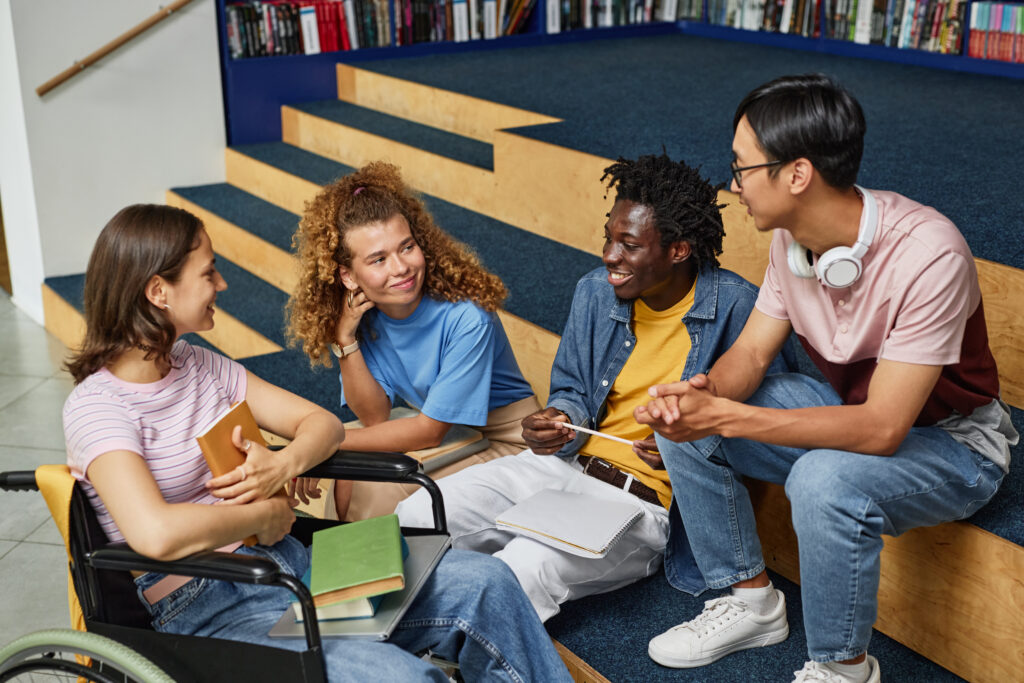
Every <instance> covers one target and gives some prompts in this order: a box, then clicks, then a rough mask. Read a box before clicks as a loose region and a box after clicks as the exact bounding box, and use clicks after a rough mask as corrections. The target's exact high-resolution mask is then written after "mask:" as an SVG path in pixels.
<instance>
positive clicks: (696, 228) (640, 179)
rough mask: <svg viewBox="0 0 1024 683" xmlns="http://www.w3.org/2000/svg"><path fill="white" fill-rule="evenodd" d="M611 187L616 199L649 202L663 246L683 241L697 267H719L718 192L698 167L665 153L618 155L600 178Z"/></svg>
mask: <svg viewBox="0 0 1024 683" xmlns="http://www.w3.org/2000/svg"><path fill="white" fill-rule="evenodd" d="M605 179H609V180H608V189H609V190H610V189H612V188H614V189H615V199H616V201H618V200H620V199H628V200H629V201H631V202H636V203H637V204H643V205H645V206H649V207H650V208H651V210H652V211H653V213H654V225H655V228H657V230H658V234H659V235H660V237H661V244H662V246H668V245H670V244H672V243H673V242H688V243H689V244H690V253H691V254H692V257H691V258H692V259H693V263H694V265H695V266H696V268H697V270H700V269H702V268H704V267H705V266H709V267H712V268H717V267H718V258H717V256H718V254H721V253H722V238H723V237H724V236H725V229H724V227H723V225H722V214H721V208H722V207H723V206H725V205H724V204H719V203H718V191H719V190H720V189H722V185H712V184H711V183H710V182H708V181H707V180H706V179H704V178H701V176H700V169H698V168H693V167H691V166H688V165H687V164H686V163H685V162H683V161H672V159H670V158H669V157H668V155H667V154H665V153H664V152H662V153H661V154H660V155H654V154H647V155H644V156H642V157H639V158H638V159H635V160H629V159H623V158H622V157H619V159H618V161H616V162H615V163H614V164H612V165H611V166H609V167H608V168H606V169H604V175H603V176H601V182H604V181H605Z"/></svg>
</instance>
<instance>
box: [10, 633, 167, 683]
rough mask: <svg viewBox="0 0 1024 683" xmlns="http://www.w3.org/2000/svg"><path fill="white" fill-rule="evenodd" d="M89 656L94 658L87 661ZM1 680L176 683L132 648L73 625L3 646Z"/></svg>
mask: <svg viewBox="0 0 1024 683" xmlns="http://www.w3.org/2000/svg"><path fill="white" fill-rule="evenodd" d="M76 655H77V656H78V657H79V658H76ZM85 657H88V658H89V660H91V662H89V663H88V664H87V663H86V662H87V660H85V659H84V658H85ZM0 681H53V682H57V681H91V682H94V683H129V682H132V683H174V679H172V678H171V677H170V676H168V675H167V674H165V673H164V672H163V671H161V670H160V669H159V668H158V667H157V666H156V665H155V664H153V663H152V662H151V661H149V660H148V659H146V658H145V657H143V656H142V655H140V654H139V653H137V652H135V651H134V650H132V649H131V648H129V647H127V646H125V645H122V644H121V643H118V642H117V641H114V640H111V639H110V638H106V637H104V636H101V635H98V634H95V633H85V632H83V631H72V630H69V629H50V630H46V631H36V632H35V633H30V634H28V635H25V636H22V637H20V638H18V639H17V640H15V641H14V642H12V643H11V644H10V645H7V646H6V647H4V648H3V649H2V650H0Z"/></svg>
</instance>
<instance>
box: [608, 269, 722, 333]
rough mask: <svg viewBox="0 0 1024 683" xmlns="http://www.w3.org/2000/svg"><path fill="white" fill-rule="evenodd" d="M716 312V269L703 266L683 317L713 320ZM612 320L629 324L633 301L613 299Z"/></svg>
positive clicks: (631, 316) (610, 315)
mask: <svg viewBox="0 0 1024 683" xmlns="http://www.w3.org/2000/svg"><path fill="white" fill-rule="evenodd" d="M717 310H718V268H715V267H714V266H705V267H704V268H702V269H701V270H700V273H699V274H698V276H697V291H696V292H694V295H693V306H691V307H690V311H689V312H688V313H687V314H686V315H685V316H684V317H683V318H684V320H685V319H686V318H699V319H701V320H714V319H715V311H717ZM609 317H610V318H611V319H612V320H617V321H619V322H621V323H629V322H630V320H632V318H633V300H632V299H620V298H618V297H615V303H614V304H612V310H611V313H610V314H609Z"/></svg>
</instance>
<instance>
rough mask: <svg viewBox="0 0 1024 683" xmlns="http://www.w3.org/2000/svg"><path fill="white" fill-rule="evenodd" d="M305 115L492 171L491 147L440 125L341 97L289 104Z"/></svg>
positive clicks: (492, 156)
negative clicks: (429, 123) (385, 111)
mask: <svg viewBox="0 0 1024 683" xmlns="http://www.w3.org/2000/svg"><path fill="white" fill-rule="evenodd" d="M288 106H290V107H291V108H293V109H297V110H299V111H301V112H304V113H306V114H310V115H312V116H317V117H319V118H322V119H327V120H328V121H334V122H335V123H339V124H341V125H343V126H349V127H350V128H357V129H359V130H361V131H364V132H366V133H372V134H374V135H378V136H380V137H383V138H387V139H389V140H394V141H395V142H401V143H403V144H406V145H409V146H411V147H416V148H418V149H422V150H425V151H428V152H432V153H434V154H437V155H438V156H443V157H447V158H449V159H453V160H455V161H461V162H462V163H465V164H469V165H470V166H476V167H478V168H482V169H485V170H488V171H493V170H494V150H493V147H492V146H491V145H490V144H489V143H486V142H481V141H479V140H474V139H473V138H467V137H464V136H462V135H458V134H456V133H449V132H448V131H444V130H441V129H439V128H432V127H430V126H425V125H423V124H421V123H414V122H412V121H409V120H408V119H403V118H399V117H397V116H392V115H390V114H383V113H381V112H379V111H374V110H373V109H367V108H366V107H360V106H359V105H357V104H351V103H349V102H343V101H341V100H323V101H320V102H306V103H302V104H291V105H288Z"/></svg>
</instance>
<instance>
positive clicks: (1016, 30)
mask: <svg viewBox="0 0 1024 683" xmlns="http://www.w3.org/2000/svg"><path fill="white" fill-rule="evenodd" d="M968 30H969V31H970V38H969V40H968V42H967V56H968V57H977V58H979V59H995V60H998V61H1000V62H1013V63H1015V64H1024V5H1011V4H1008V3H1004V2H975V3H971V17H970V23H969V24H968Z"/></svg>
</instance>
